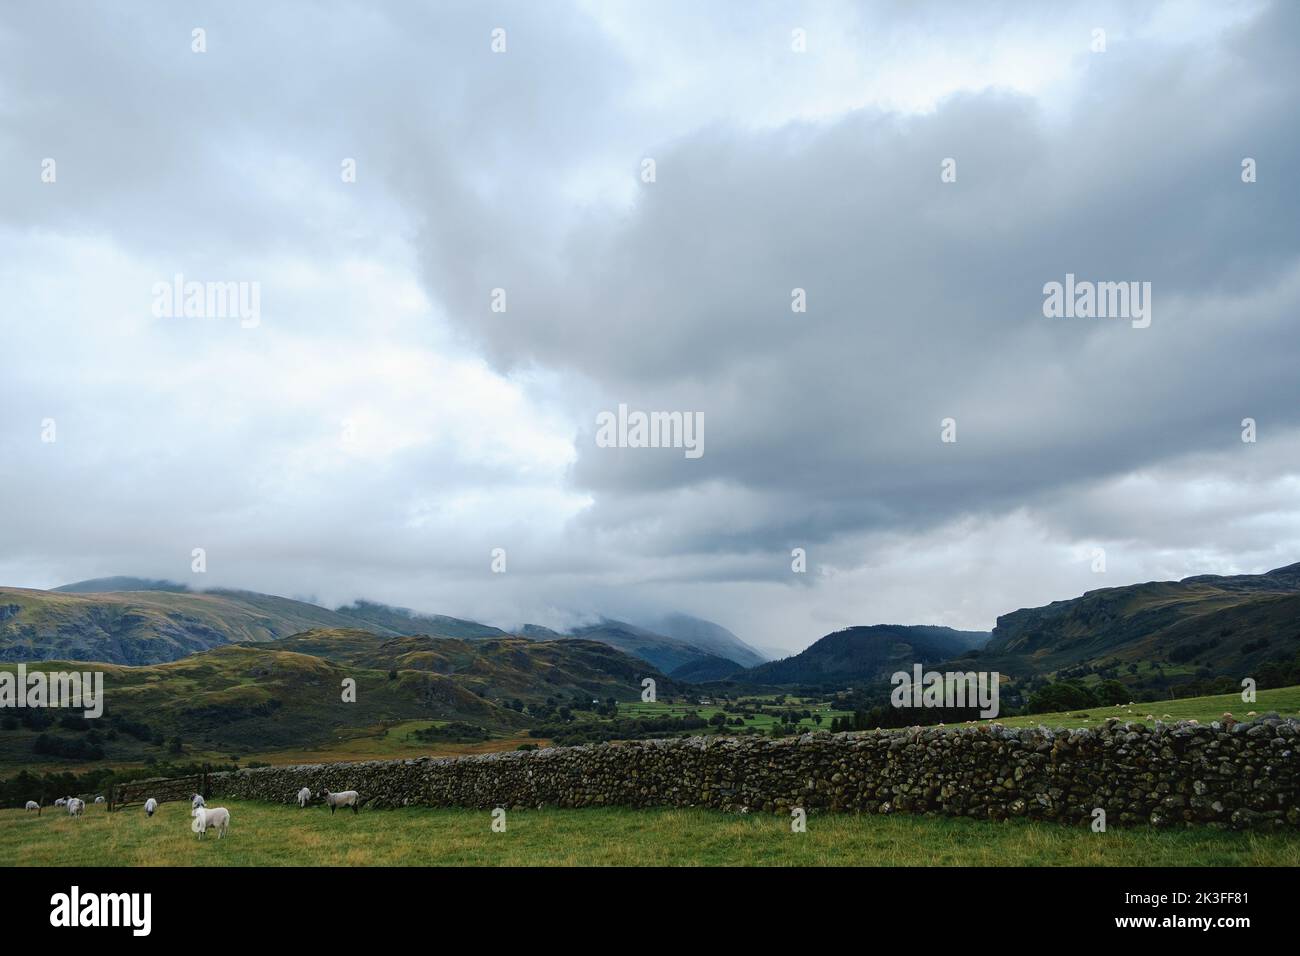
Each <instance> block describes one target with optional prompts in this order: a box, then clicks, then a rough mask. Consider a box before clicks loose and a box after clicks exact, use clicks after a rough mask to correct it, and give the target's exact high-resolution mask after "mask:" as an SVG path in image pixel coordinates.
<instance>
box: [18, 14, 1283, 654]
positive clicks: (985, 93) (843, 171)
mask: <svg viewBox="0 0 1300 956" xmlns="http://www.w3.org/2000/svg"><path fill="white" fill-rule="evenodd" d="M1189 9H1190V8H1186V7H1183V8H1179V7H1176V6H1170V5H1156V6H1155V7H1153V8H1152V9H1151V10H1149V11H1144V12H1134V11H1133V10H1131V9H1130V8H1127V7H1125V6H1124V5H1102V6H1097V5H1084V4H1080V5H1065V6H1063V7H1062V8H1061V9H1060V10H1059V11H1058V12H1057V14H1056V16H1059V20H1058V19H1055V18H1051V19H1049V18H1048V17H1047V15H1046V14H1044V13H1042V12H1041V11H1028V10H1026V9H1025V8H1023V7H1021V6H1020V5H1005V6H1003V5H993V6H991V7H988V8H985V9H982V10H979V11H973V10H961V11H955V10H954V9H953V8H952V7H950V6H947V5H935V4H920V5H912V4H877V5H872V6H865V7H864V6H859V5H845V6H830V7H826V6H811V5H810V6H799V5H796V6H793V7H785V6H782V5H770V6H758V7H751V6H744V7H742V6H741V5H735V6H729V5H719V6H717V7H709V8H708V9H707V10H700V9H698V8H695V7H692V6H690V5H676V6H675V5H667V6H663V7H661V8H658V9H656V10H655V11H653V12H651V11H644V10H640V9H639V8H636V7H633V6H628V7H618V6H605V5H586V4H576V5H564V6H547V7H540V6H538V5H534V4H497V5H493V4H469V3H465V4H436V5H424V4H410V5H403V4H394V5H384V6H378V7H376V6H372V5H365V4H342V3H340V4H328V5H325V6H324V7H316V6H308V5H277V6H276V7H274V8H269V9H266V10H262V9H256V8H253V7H245V6H238V5H235V6H232V5H229V4H212V5H202V4H200V5H197V6H195V7H193V8H189V7H185V8H182V7H177V6H174V5H169V6H166V7H161V6H159V7H157V8H149V9H148V12H147V13H146V12H145V8H141V9H139V10H137V11H134V12H125V13H124V12H119V11H114V10H111V9H109V8H107V7H106V6H99V5H87V4H73V3H51V4H39V5H35V4H34V5H10V6H9V7H6V8H5V10H4V12H3V13H2V14H0V64H2V65H0V116H2V117H3V122H2V123H0V171H3V175H4V179H5V182H4V186H3V188H2V189H0V283H2V284H3V289H4V292H5V295H4V298H5V308H4V312H3V314H0V331H2V332H3V338H4V344H5V346H6V347H5V348H4V349H3V351H4V352H5V353H6V355H5V359H4V361H5V364H6V367H7V368H8V369H9V370H10V372H11V374H8V375H6V376H5V377H4V379H3V380H0V399H2V400H3V403H2V404H0V440H3V443H4V448H5V454H4V455H3V456H0V486H2V487H3V489H4V494H3V496H2V497H0V524H2V525H3V529H4V530H3V533H0V573H3V576H4V581H3V583H12V584H26V585H30V586H52V585H56V584H59V583H62V582H63V581H64V580H67V579H72V578H75V577H88V576H91V575H94V574H110V573H138V574H145V575H151V576H170V577H181V576H183V575H184V574H185V573H186V569H187V567H188V555H189V551H190V548H191V547H192V546H194V545H195V544H198V543H202V544H204V545H205V546H206V547H208V549H209V551H210V553H211V554H212V555H213V557H212V560H211V562H210V565H211V567H212V568H213V573H212V577H213V581H212V583H214V584H216V583H222V584H236V585H239V586H244V587H250V588H257V589H262V590H277V591H280V592H282V593H289V594H298V595H315V596H318V597H319V598H320V599H321V600H329V601H334V600H337V601H342V600H348V599H351V598H353V597H358V596H365V597H371V598H375V599H379V600H389V601H392V602H393V603H399V604H404V605H409V606H414V607H418V608H421V609H424V610H431V611H440V612H444V613H457V614H463V615H466V616H476V617H480V618H482V619H486V620H490V621H492V622H494V623H504V624H510V623H519V622H521V621H525V620H538V621H542V622H543V623H549V622H553V621H558V620H561V619H565V618H566V616H568V617H572V616H573V615H575V614H576V615H584V614H586V615H590V614H592V613H597V612H604V613H610V614H620V613H645V614H655V613H660V612H665V611H672V610H678V609H681V610H687V611H691V612H693V613H697V614H701V615H703V616H706V617H711V618H714V619H716V620H719V621H720V622H721V623H724V624H726V625H727V626H729V627H732V628H733V629H734V630H737V631H738V632H740V633H741V634H742V636H747V637H748V636H752V637H754V638H755V639H756V640H758V642H759V643H762V644H767V645H771V646H777V647H786V648H791V647H797V646H799V645H801V644H804V643H807V642H808V641H810V640H812V639H813V638H815V637H817V636H819V634H820V633H822V632H823V631H824V630H826V629H829V627H831V626H840V625H844V624H853V623H875V622H877V621H881V620H900V621H905V622H907V623H912V622H916V623H924V622H937V623H952V624H955V625H961V626H981V627H986V626H989V625H990V624H991V622H992V620H993V617H994V616H995V615H996V614H998V613H1001V612H1003V611H1006V610H1009V609H1012V608H1014V607H1017V606H1021V605H1023V604H1029V603H1034V602H1043V601H1046V600H1049V599H1053V598H1058V597H1065V596H1069V595H1070V594H1073V593H1077V591H1079V590H1083V589H1086V588H1088V587H1092V586H1095V584H1096V582H1095V580H1093V579H1091V578H1090V577H1089V576H1088V575H1087V573H1086V571H1087V567H1086V562H1081V561H1079V560H1078V555H1079V554H1080V549H1086V548H1088V547H1091V546H1094V545H1102V544H1104V545H1106V546H1107V547H1108V548H1109V549H1111V553H1112V559H1111V562H1110V563H1111V567H1112V574H1118V575H1124V576H1125V579H1126V580H1138V579H1143V578H1146V577H1156V576H1166V575H1175V574H1181V573H1196V572H1199V571H1209V570H1263V569H1264V567H1266V566H1269V565H1271V564H1282V563H1289V562H1290V561H1293V560H1295V559H1296V555H1295V554H1294V553H1292V552H1291V549H1294V548H1296V547H1297V546H1300V521H1298V520H1297V511H1296V509H1295V507H1294V504H1293V503H1288V502H1289V501H1291V502H1293V501H1294V496H1293V494H1291V493H1293V492H1294V490H1295V487H1296V481H1297V472H1298V471H1300V469H1298V468H1297V461H1298V460H1300V459H1297V457H1296V454H1295V453H1296V451H1297V448H1300V429H1298V428H1297V426H1298V425H1300V421H1297V418H1298V417H1300V385H1298V384H1297V381H1298V380H1297V377H1296V375H1295V372H1294V369H1295V368H1296V367H1297V366H1300V354H1298V353H1300V335H1297V333H1296V325H1295V323H1296V317H1297V314H1300V228H1297V226H1296V223H1297V222H1300V192H1298V191H1297V190H1296V189H1295V188H1294V175H1293V171H1294V170H1296V169H1297V168H1300V135H1298V134H1297V131H1296V128H1295V124H1294V123H1293V122H1289V118H1290V117H1293V116H1295V115H1296V114H1297V112H1300V77H1298V76H1297V74H1296V71H1295V70H1294V68H1293V64H1294V57H1295V50H1296V46H1297V42H1298V41H1300V9H1297V8H1296V7H1295V5H1293V4H1289V3H1274V4H1263V3H1260V4H1253V5H1252V4H1247V5H1244V6H1242V7H1239V8H1233V10H1231V11H1226V10H1224V9H1218V8H1214V7H1208V6H1207V7H1196V8H1195V9H1194V10H1192V11H1191V12H1190V13H1188V12H1187V11H1188V10H1189ZM1094 20H1095V21H1097V22H1104V23H1106V24H1107V25H1108V26H1109V28H1110V29H1109V32H1110V36H1111V42H1110V43H1109V46H1108V49H1107V50H1106V52H1105V53H1104V54H1094V53H1090V52H1089V49H1088V41H1089V28H1090V27H1092V26H1093V25H1094ZM792 24H793V25H800V24H807V25H808V30H809V35H810V50H809V53H808V54H806V58H805V59H802V60H801V59H800V58H799V57H793V55H792V54H791V53H789V52H788V44H789V34H790V28H791V25H792ZM195 27H203V28H204V29H205V30H206V31H207V43H208V52H206V53H204V54H201V55H199V54H195V53H193V52H192V51H191V49H190V35H191V30H192V29H193V28H195ZM496 27H504V28H505V29H506V30H507V35H508V43H509V50H508V52H507V53H506V54H504V55H498V54H494V53H493V52H492V51H491V49H490V47H489V38H490V32H491V30H493V29H494V28H496ZM981 41H984V42H985V43H986V45H987V50H989V51H996V52H988V53H985V54H980V55H979V56H976V57H975V58H974V59H971V58H970V57H969V55H968V54H969V52H970V48H971V46H972V45H975V46H979V45H980V43H981ZM893 49H902V50H905V51H906V53H907V56H914V57H918V58H920V59H919V60H918V63H919V65H917V66H916V67H915V69H911V70H909V68H908V66H907V64H906V63H905V62H903V64H902V65H899V61H898V60H891V59H890V58H889V54H890V51H891V50H893ZM998 56H1005V57H1008V59H1007V60H1006V62H1005V63H1002V64H1001V66H999V64H998V63H996V62H992V61H994V60H996V59H997V57H998ZM792 57H793V59H792ZM981 57H983V59H981ZM904 59H905V58H904ZM986 61H989V62H986ZM875 64H883V65H881V66H879V67H878V68H877V67H876V66H875ZM1023 64H1029V66H1023V68H1022V65H1023ZM945 68H950V69H951V70H952V72H953V74H954V75H953V78H951V80H945V81H942V82H947V83H948V86H947V87H944V86H943V85H942V82H941V81H940V80H937V79H936V78H935V77H936V76H941V75H942V74H943V72H944V69H945ZM1035 71H1039V72H1041V73H1042V74H1043V76H1044V77H1045V78H1044V79H1043V81H1042V83H1041V84H1039V85H1038V86H1035V84H1034V82H1031V81H1026V83H1025V84H1023V86H1024V88H1018V87H1017V86H1016V84H1015V83H1013V82H1008V81H1006V80H1005V77H1007V76H1011V77H1013V78H1014V77H1018V76H1020V75H1021V74H1022V73H1024V74H1027V75H1028V74H1033V75H1036V74H1035ZM1049 74H1050V76H1049ZM923 86H924V87H925V88H927V89H931V88H933V89H937V90H938V91H939V93H941V94H942V95H936V97H935V99H934V102H933V103H932V104H928V105H925V106H920V107H916V108H900V107H899V106H898V100H899V98H900V97H902V98H906V94H908V93H909V92H910V91H913V90H919V89H920V88H921V87H923ZM857 87H861V88H862V89H863V90H869V92H863V93H862V94H861V95H857V94H854V93H853V90H854V89H855V88H857ZM45 157H53V158H55V159H56V160H57V162H58V182H57V184H56V185H50V184H46V183H42V182H41V181H40V178H39V175H38V173H39V168H40V163H41V161H42V159H43V158H45ZM947 157H952V158H953V159H955V160H956V163H957V181H956V182H955V183H944V182H941V180H940V176H939V173H940V163H941V161H942V160H944V159H945V158H947ZM1244 157H1253V158H1254V159H1256V160H1257V162H1258V169H1259V179H1258V182H1255V183H1251V184H1245V183H1243V182H1242V181H1241V178H1240V164H1241V161H1242V159H1243V158H1244ZM345 158H352V159H355V160H356V162H357V168H358V177H357V182H356V183H355V184H351V185H347V186H344V185H342V184H341V183H340V176H339V170H340V163H341V161H342V160H343V159H345ZM646 158H652V159H653V160H654V161H655V164H656V177H655V181H654V182H653V183H645V182H641V181H640V179H639V178H638V177H639V172H640V169H641V162H642V160H643V159H646ZM177 273H183V274H185V275H186V276H189V277H194V278H201V279H214V280H226V279H232V280H248V281H255V282H258V283H260V286H261V296H262V302H263V310H264V315H263V321H262V324H261V326H260V327H259V328H258V329H256V330H253V331H248V330H240V329H238V328H237V326H231V325H227V326H223V325H221V324H220V323H217V322H208V323H206V324H194V323H189V324H186V323H183V322H172V323H171V324H165V323H159V322H157V321H155V320H152V319H151V317H150V316H149V314H148V309H149V290H150V289H151V288H152V286H153V284H154V283H155V282H157V281H159V280H164V281H170V280H171V278H172V276H173V275H174V274H177ZM1067 273H1072V274H1074V275H1076V276H1078V277H1079V278H1080V279H1090V280H1101V281H1130V280H1131V281H1142V282H1150V283H1151V288H1152V295H1153V320H1152V323H1151V326H1150V327H1149V328H1146V329H1134V328H1132V327H1130V325H1129V323H1128V322H1126V321H1121V320H1112V319H1049V318H1046V317H1044V315H1043V312H1042V303H1043V286H1044V284H1045V283H1047V282H1051V281H1061V280H1063V279H1064V277H1065V275H1066V274H1067ZM497 288H503V289H505V290H506V293H507V296H508V303H509V304H508V310H507V311H506V312H504V313H495V312H492V311H491V310H490V308H489V302H490V296H491V294H492V290H494V289H497ZM795 288H800V289H804V290H806V295H807V312H805V313H794V312H792V311H791V307H790V303H791V293H792V290H793V289H795ZM241 331H244V332H245V334H243V336H242V337H240V334H239V333H240V332H241ZM620 403H625V404H627V405H628V406H630V407H631V408H633V409H642V410H669V411H674V410H675V411H682V412H700V413H702V414H703V418H704V422H705V429H704V447H705V454H704V455H703V457H701V458H699V459H697V460H692V459H687V458H686V457H685V456H683V455H682V454H681V453H680V451H676V450H670V449H661V450H658V451H650V450H647V449H635V448H612V449H611V448H601V447H598V446H597V444H596V442H595V441H594V432H595V421H596V416H597V414H598V413H600V412H602V411H608V410H613V409H615V408H617V406H618V405H619V404H620ZM47 417H49V418H53V419H55V420H57V422H58V425H59V441H58V443H57V445H55V446H44V445H42V444H41V443H40V442H39V441H38V439H37V435H38V426H39V423H40V422H41V421H42V420H44V419H45V418H47ZM947 417H951V418H953V419H955V420H956V423H957V425H956V427H957V441H956V442H955V443H953V444H946V443H943V442H941V441H940V422H941V420H942V419H944V418H947ZM1245 417H1253V418H1255V419H1257V421H1258V423H1259V429H1260V434H1261V439H1260V442H1259V443H1258V445H1257V446H1245V445H1243V443H1242V442H1241V441H1240V439H1239V432H1240V422H1241V420H1242V419H1243V418H1245ZM344 422H346V423H347V425H346V428H347V430H348V431H349V433H350V432H351V430H352V429H353V427H354V426H355V428H356V430H357V432H358V434H359V436H360V437H359V438H358V439H357V440H356V442H354V443H352V444H349V445H343V446H341V445H340V442H339V438H338V433H339V430H340V427H341V425H342V423H344ZM1207 484H1208V485H1209V486H1212V487H1214V488H1215V489H1216V493H1215V495H1214V498H1215V500H1214V501H1207V500H1206V497H1205V495H1203V494H1200V493H1198V489H1201V488H1203V487H1204V486H1206V485H1207ZM1289 496H1290V497H1289ZM1261 513H1266V514H1268V515H1270V516H1271V519H1272V520H1271V522H1259V521H1251V520H1250V516H1251V515H1252V514H1254V515H1258V514H1261ZM499 545H501V546H508V548H509V550H510V553H511V555H512V558H511V572H510V573H509V574H508V575H506V576H504V577H505V578H506V580H499V579H494V578H492V577H491V576H490V575H488V574H487V570H486V569H487V560H486V555H487V554H488V552H489V550H490V549H491V548H492V547H496V546H499ZM794 547H803V548H806V549H808V551H809V553H810V564H811V573H810V574H808V575H806V576H795V575H792V574H791V572H790V566H789V553H790V549H791V548H794ZM935 581H942V582H944V588H943V593H936V592H935V590H934V589H933V582H935ZM1108 583H1122V582H1121V581H1119V580H1114V581H1110V582H1108ZM927 584H929V585H930V587H928V588H927V586H926V585H927Z"/></svg>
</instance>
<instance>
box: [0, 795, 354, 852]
mask: <svg viewBox="0 0 1300 956" xmlns="http://www.w3.org/2000/svg"><path fill="white" fill-rule="evenodd" d="M320 797H321V802H322V803H323V804H325V806H327V807H329V808H330V815H331V816H333V814H334V811H335V810H338V809H340V808H342V809H347V808H348V807H351V808H352V812H353V813H356V812H357V811H358V809H359V808H360V806H361V804H363V803H365V801H364V800H362V799H361V796H360V794H358V793H357V792H356V791H355V790H344V791H342V792H340V793H331V792H330V791H328V790H322V791H321V792H320ZM311 799H312V796H311V791H310V790H309V789H307V788H306V787H303V788H302V789H301V790H299V791H298V806H299V807H302V808H306V806H307V804H309V803H311ZM95 802H96V803H103V802H104V798H103V797H102V796H100V797H96V798H95ZM54 805H55V806H56V807H63V808H65V809H66V810H67V811H68V816H70V817H79V816H81V815H82V814H83V813H85V812H86V801H85V800H82V799H81V798H80V797H59V799H57V800H55V801H54ZM24 809H27V810H35V811H36V815H37V816H40V815H41V805H40V804H39V803H37V802H36V801H35V800H28V801H27V804H26V807H25V808H24ZM157 810H158V801H157V800H155V799H154V798H153V797H150V798H149V799H148V800H146V801H145V802H144V814H145V816H147V817H152V816H153V815H154V813H156V812H157ZM190 816H191V817H193V822H192V823H191V824H190V829H191V830H193V831H194V832H195V833H197V834H198V835H199V839H200V840H201V839H203V837H204V836H205V835H206V834H207V832H208V830H216V831H217V839H221V838H222V837H224V836H225V835H226V830H227V829H228V828H229V827H230V811H229V810H227V809H226V808H225V807H209V806H207V804H206V803H205V802H204V800H203V796H202V795H201V794H197V793H196V794H194V796H193V797H191V798H190Z"/></svg>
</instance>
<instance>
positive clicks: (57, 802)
mask: <svg viewBox="0 0 1300 956" xmlns="http://www.w3.org/2000/svg"><path fill="white" fill-rule="evenodd" d="M54 805H55V806H56V807H66V806H67V805H68V798H67V797H59V799H57V800H55V801H54Z"/></svg>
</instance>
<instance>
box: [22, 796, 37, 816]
mask: <svg viewBox="0 0 1300 956" xmlns="http://www.w3.org/2000/svg"><path fill="white" fill-rule="evenodd" d="M23 809H24V810H35V811H36V815H37V816H38V817H39V816H40V815H41V805H40V804H39V803H37V802H36V801H35V800H28V801H27V806H25V807H23Z"/></svg>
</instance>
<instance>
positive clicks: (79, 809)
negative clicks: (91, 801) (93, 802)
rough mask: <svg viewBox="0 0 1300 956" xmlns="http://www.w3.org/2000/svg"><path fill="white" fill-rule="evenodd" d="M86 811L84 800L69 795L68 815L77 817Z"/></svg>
mask: <svg viewBox="0 0 1300 956" xmlns="http://www.w3.org/2000/svg"><path fill="white" fill-rule="evenodd" d="M85 812H86V801H85V800H82V799H81V798H80V797H70V798H69V799H68V816H70V817H79V816H81V815H82V814H83V813H85Z"/></svg>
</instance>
